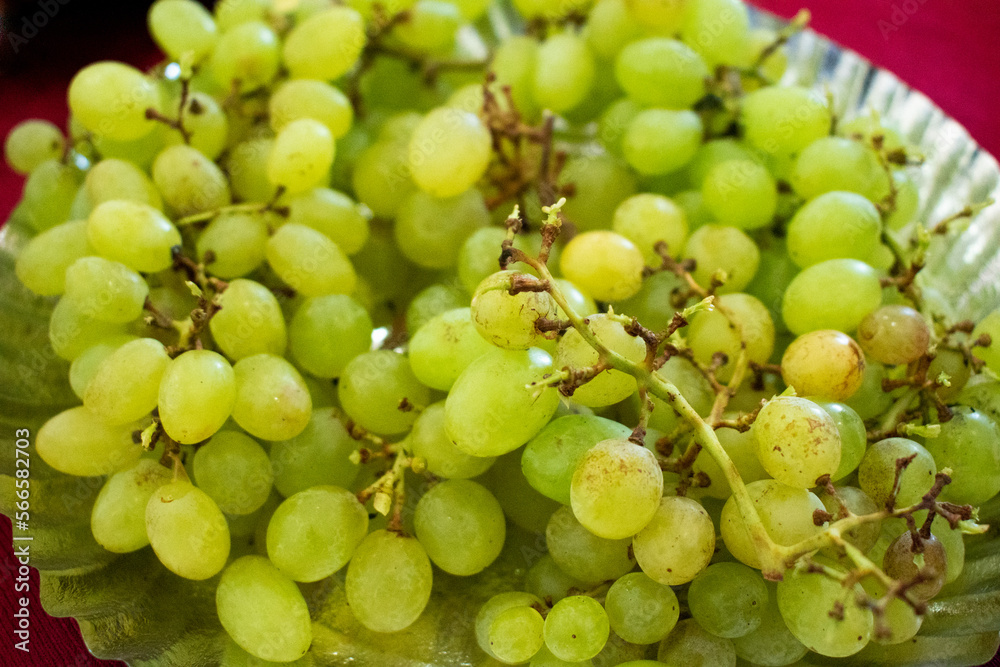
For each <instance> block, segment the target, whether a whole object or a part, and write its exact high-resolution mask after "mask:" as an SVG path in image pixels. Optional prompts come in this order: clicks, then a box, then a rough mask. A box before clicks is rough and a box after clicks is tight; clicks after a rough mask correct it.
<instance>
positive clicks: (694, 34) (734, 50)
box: [681, 0, 750, 67]
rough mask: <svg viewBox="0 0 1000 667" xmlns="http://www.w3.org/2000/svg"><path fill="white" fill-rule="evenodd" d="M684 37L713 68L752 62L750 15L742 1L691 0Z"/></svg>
mask: <svg viewBox="0 0 1000 667" xmlns="http://www.w3.org/2000/svg"><path fill="white" fill-rule="evenodd" d="M681 36H682V37H683V39H684V41H685V42H687V43H688V44H691V45H692V47H693V48H694V49H695V50H696V51H697V52H698V53H700V54H701V56H702V57H703V58H704V59H705V62H707V63H708V64H709V66H710V67H716V66H718V65H736V66H744V65H747V64H748V63H747V56H748V55H749V43H750V17H749V13H748V11H747V7H746V4H745V3H743V2H740V0H694V1H693V2H691V3H689V4H688V8H687V11H686V12H685V14H684V24H683V26H682V28H681Z"/></svg>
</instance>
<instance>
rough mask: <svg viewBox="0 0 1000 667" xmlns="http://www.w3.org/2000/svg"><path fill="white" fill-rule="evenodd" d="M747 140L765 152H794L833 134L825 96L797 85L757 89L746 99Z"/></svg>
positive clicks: (744, 110)
mask: <svg viewBox="0 0 1000 667" xmlns="http://www.w3.org/2000/svg"><path fill="white" fill-rule="evenodd" d="M742 122H743V126H744V128H745V130H746V138H747V141H748V142H749V143H750V144H751V145H752V146H754V147H755V148H758V149H760V150H762V151H764V152H765V153H771V154H776V155H791V154H794V153H798V152H799V151H801V150H802V149H803V148H805V147H806V146H808V145H809V144H811V143H812V142H814V141H815V140H817V139H819V138H820V137H824V136H826V135H828V134H829V133H830V125H831V118H830V110H829V109H828V108H827V106H826V103H825V102H824V100H823V98H822V96H821V95H820V94H819V93H817V92H815V91H812V90H807V89H805V88H800V87H797V86H781V87H779V86H774V87H769V88H761V89H760V90H756V91H754V92H752V93H750V94H749V95H747V96H746V97H745V98H743V114H742Z"/></svg>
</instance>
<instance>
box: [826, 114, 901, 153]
mask: <svg viewBox="0 0 1000 667" xmlns="http://www.w3.org/2000/svg"><path fill="white" fill-rule="evenodd" d="M884 120H885V119H883V118H881V117H880V114H879V113H878V112H876V111H874V110H872V111H870V112H869V113H866V114H865V115H863V116H857V117H856V118H852V119H851V120H848V121H846V122H841V123H839V124H838V125H837V130H838V134H840V135H842V136H845V137H850V138H852V139H856V140H861V141H863V142H864V143H865V144H871V143H872V140H873V139H875V138H876V137H878V138H879V141H881V142H882V145H883V146H884V148H885V149H886V150H888V151H894V150H898V149H901V148H906V144H905V142H904V141H903V137H902V136H901V135H900V132H899V130H898V129H897V128H895V127H892V126H891V125H889V124H888V123H886V122H884Z"/></svg>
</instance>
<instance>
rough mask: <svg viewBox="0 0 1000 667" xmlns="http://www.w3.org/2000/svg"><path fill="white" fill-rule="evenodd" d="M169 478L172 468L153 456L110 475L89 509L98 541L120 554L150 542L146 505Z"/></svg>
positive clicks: (137, 548)
mask: <svg viewBox="0 0 1000 667" xmlns="http://www.w3.org/2000/svg"><path fill="white" fill-rule="evenodd" d="M170 479H171V474H170V469H169V468H164V467H163V466H161V465H160V464H159V463H158V462H156V461H154V460H152V459H141V460H139V461H138V462H136V464H135V465H134V466H132V467H131V468H127V469H125V470H122V471H121V472H117V473H115V474H114V475H111V476H110V477H108V479H107V481H106V482H105V483H104V486H102V487H101V492H100V493H99V494H97V499H96V500H95V501H94V508H93V510H91V513H90V530H91V531H92V532H93V533H94V539H95V540H97V543H98V544H100V545H101V546H102V547H104V548H105V549H107V550H108V551H113V552H114V553H120V554H122V553H129V552H131V551H137V550H139V549H141V548H143V547H144V546H146V545H147V544H149V537H147V535H146V505H147V504H149V499H150V498H151V497H152V496H153V493H154V492H155V491H156V490H157V489H158V488H160V487H161V486H163V485H164V484H167V483H168V482H170Z"/></svg>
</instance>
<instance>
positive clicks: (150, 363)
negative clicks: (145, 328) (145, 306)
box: [83, 338, 170, 425]
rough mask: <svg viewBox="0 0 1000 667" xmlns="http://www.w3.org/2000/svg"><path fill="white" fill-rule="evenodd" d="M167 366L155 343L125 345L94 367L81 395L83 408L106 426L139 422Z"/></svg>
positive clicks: (154, 397)
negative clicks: (92, 373) (94, 370)
mask: <svg viewBox="0 0 1000 667" xmlns="http://www.w3.org/2000/svg"><path fill="white" fill-rule="evenodd" d="M169 363H170V357H168V356H167V352H166V350H165V349H164V347H163V344H162V343H160V342H159V341H157V340H154V339H152V338H139V339H137V340H133V341H130V342H127V343H125V344H124V345H122V346H121V347H119V348H118V349H117V350H115V351H114V352H112V353H111V354H110V355H108V356H107V357H106V358H105V359H104V361H102V362H101V363H100V365H99V366H98V367H97V370H96V372H95V373H94V375H93V377H92V378H91V379H90V381H89V382H88V383H87V388H86V390H85V391H84V393H83V404H84V405H85V406H86V407H87V409H88V410H90V411H91V412H92V413H94V414H95V415H97V416H98V417H99V418H100V419H102V420H103V421H104V422H106V423H107V424H111V425H121V424H128V423H130V422H134V421H136V420H138V419H142V418H143V417H145V416H146V415H148V414H149V413H150V412H151V411H152V410H153V408H155V407H156V403H157V400H158V395H159V391H160V380H161V378H162V377H163V373H164V371H165V370H166V368H167V365H168V364H169Z"/></svg>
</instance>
